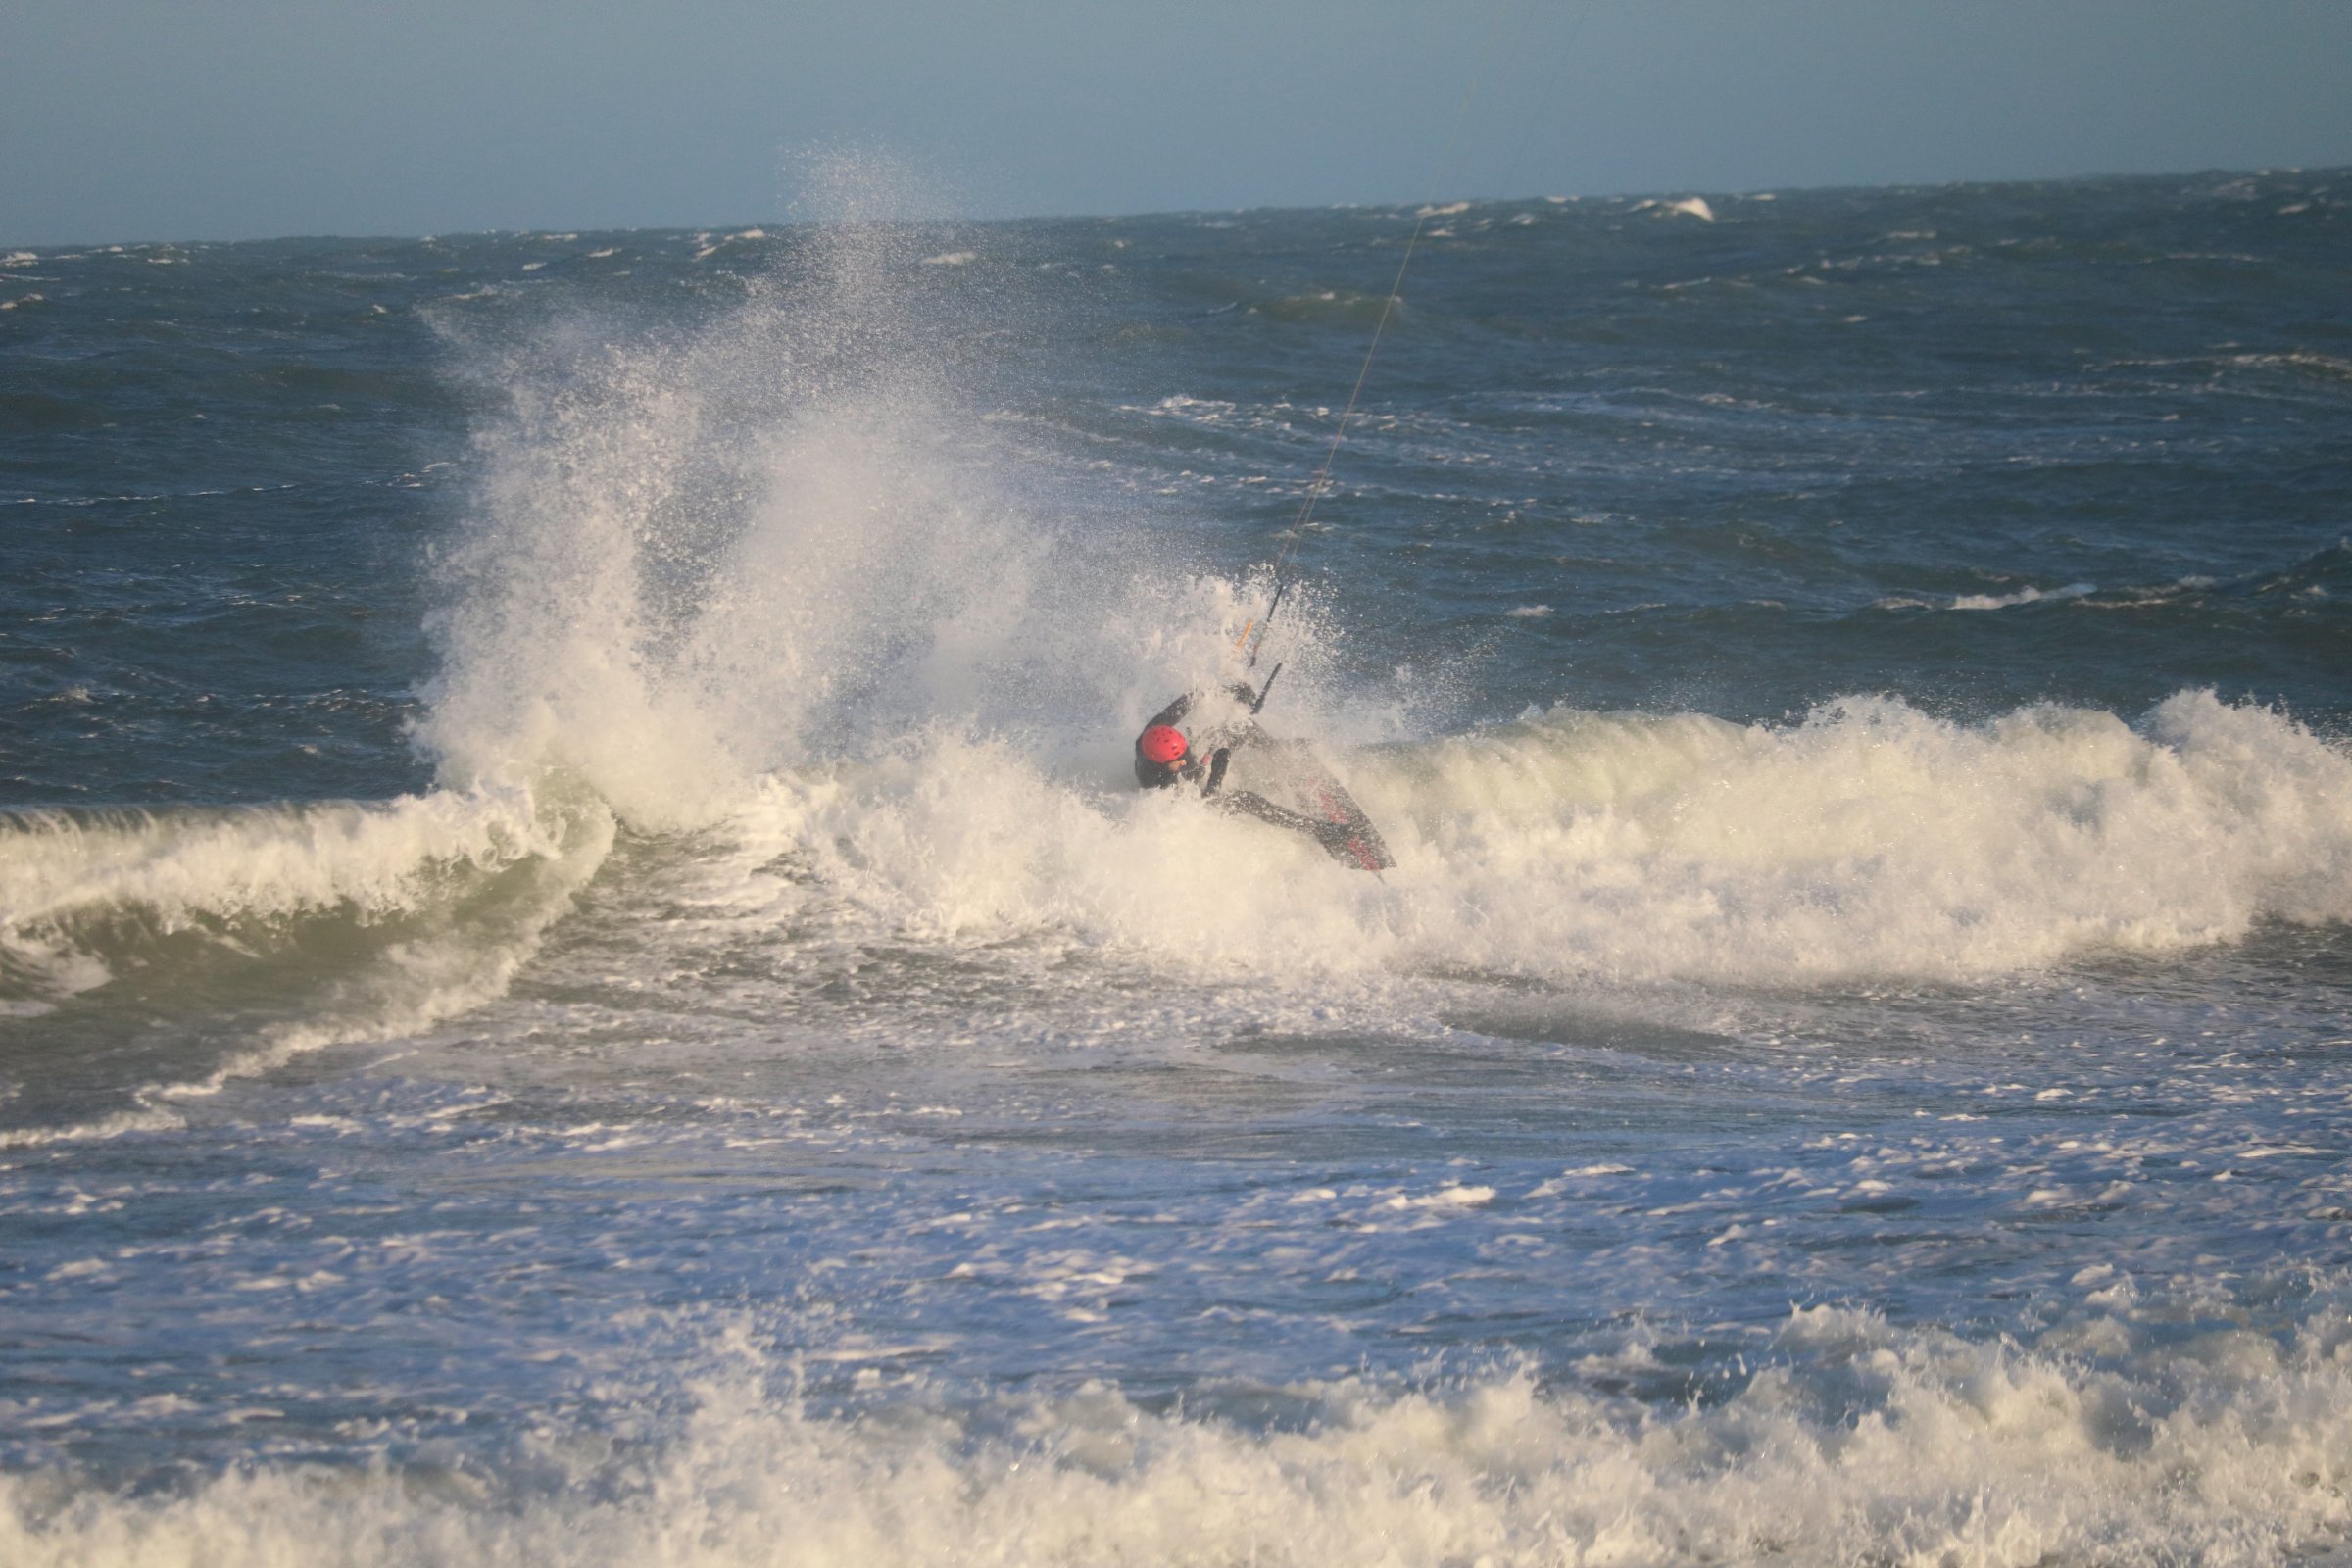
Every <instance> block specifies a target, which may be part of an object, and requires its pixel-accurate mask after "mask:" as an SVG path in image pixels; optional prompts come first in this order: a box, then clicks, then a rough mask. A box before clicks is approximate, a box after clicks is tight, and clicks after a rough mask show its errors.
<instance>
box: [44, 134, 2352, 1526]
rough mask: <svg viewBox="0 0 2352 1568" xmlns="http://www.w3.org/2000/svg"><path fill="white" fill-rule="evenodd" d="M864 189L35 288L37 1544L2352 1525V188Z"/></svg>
mask: <svg viewBox="0 0 2352 1568" xmlns="http://www.w3.org/2000/svg"><path fill="white" fill-rule="evenodd" d="M898 183H899V182H898V181H897V180H896V178H895V176H893V175H891V173H890V172H888V171H877V170H871V169H860V168H858V167H857V166H844V167H843V169H842V170H841V171H839V172H838V177H837V178H836V179H835V181H834V188H835V190H836V195H837V197H838V198H839V199H838V200H836V201H835V202H834V203H833V205H832V206H831V207H830V208H829V209H828V210H826V211H824V212H822V213H810V214H806V215H803V216H802V218H801V219H800V220H798V221H794V222H791V223H777V224H770V225H765V226H763V227H761V228H756V229H752V228H740V227H737V228H728V229H713V230H711V231H708V232H673V231H631V232H618V233H580V234H541V233H522V234H494V235H465V236H442V237H436V238H424V239H383V240H285V241H276V242H270V243H260V244H241V245H176V244H151V245H136V246H120V247H118V246H107V247H102V248H86V247H70V246H69V247H50V246H40V247H32V248H16V249H13V250H11V249H7V248H5V247H0V525H4V526H0V745H4V752H0V807H4V808H5V811H4V813H0V1560H5V1561H6V1562H8V1563H11V1564H21V1565H32V1564H45V1563H100V1562H106V1563H113V1562H136V1563H158V1564H162V1563H217V1562H218V1563H225V1562H238V1563H243V1562H264V1561H269V1562H348V1563H447V1564H478V1563H489V1562H511V1563H531V1564H543V1563H612V1564H627V1565H631V1568H649V1565H670V1564H686V1563H698V1564H700V1563H710V1564H732V1563H754V1562H757V1563H793V1564H799V1563H809V1564H818V1563H824V1564H847V1563H858V1564H892V1563H910V1564H912V1563H924V1564H932V1563H937V1564H953V1563H975V1564H977V1563H992V1564H995V1563H1021V1564H1134V1565H1146V1564H1241V1563H1256V1564H1351V1565H1353V1564H1398V1565H1407V1564H1411V1565H1418V1564H1429V1565H1438V1564H1446V1565H1460V1568H1468V1565H1471V1564H1493V1565H1501V1564H1553V1563H1562V1564H1565V1563H1684V1562H1772V1561H1787V1562H1793V1563H1807V1564H1814V1563H1847V1562H1851V1563H1890V1564H1891V1563H1920V1564H1955V1565H1957V1564H1996V1563H1997V1564H2031V1563H2054V1564H2056V1563H2063V1564H2091V1563H2117V1564H2140V1563H2148V1562H2183V1563H2203V1564H2223V1563H2231V1564H2234V1563H2269V1562H2282V1561H2302V1560H2310V1559H2311V1558H2313V1557H2318V1558H2322V1559H2327V1560H2337V1559H2341V1558H2344V1557H2346V1556H2347V1555H2352V1491H2348V1489H2352V1171H2347V1170H2346V1169H2345V1165H2344V1152H2345V1149H2346V1138H2347V1133H2348V1132H2352V1020H2348V1019H2347V1014H2346V1009H2347V1002H2352V931H2348V927H2347V921H2348V920H2352V741H2348V737H2352V547H2348V546H2347V544H2346V535H2347V534H2348V533H2352V173H2348V172H2343V171H2324V172H2291V171H2274V172H2263V173H2257V174H2225V173H2215V174H2199V175H2193V176H2183V177H2176V178H2160V179H2128V180H2127V179H2107V180H2087V181H2073V182H2061V183H2051V184H2039V185H1996V186H1941V187H1934V188H1908V189H1884V190H1835V191H1789V192H1779V193H1753V194H1749V195H1744V196H1738V195H1721V194H1714V193H1710V194H1709V195H1708V196H1707V198H1706V200H1705V202H1704V204H1703V205H1701V204H1698V203H1692V202H1688V201H1675V200H1644V199H1636V198H1606V199H1598V198H1588V199H1573V198H1563V197H1543V196H1538V197H1535V198H1531V199H1526V200H1509V201H1501V200H1497V201H1470V202H1467V203H1455V202H1451V201H1447V202H1445V203H1442V204H1439V205H1438V206H1437V208H1436V210H1435V211H1432V212H1423V211H1421V210H1420V209H1418V208H1417V207H1416V206H1414V205H1409V204H1408V205H1405V206H1401V207H1388V208H1356V209H1344V210H1337V211H1296V212H1245V213H1232V214H1177V215H1163V216H1154V217H1139V218H1117V219H1084V220H1056V221H1022V222H1005V223H989V224H976V225H974V224H964V225H953V224H941V223H927V222H917V221H907V220H906V219H904V218H903V217H902V216H901V214H900V213H898V212H894V211H893V210H892V204H891V201H890V200H889V199H886V198H880V199H873V200H868V199H866V193H867V192H868V191H869V190H880V191H885V192H887V191H889V190H891V189H893V188H896V185H897V184H898ZM1416 227H1418V231H1419V241H1418V245H1417V248H1416V250H1415V254H1414V256H1413V258H1412V264H1411V267H1410V270H1408V271H1407V272H1406V273H1405V277H1404V282H1403V286H1402V289H1401V292H1400V297H1399V298H1398V299H1397V301H1396V302H1395V303H1394V304H1393V305H1391V304H1390V303H1388V302H1389V295H1390V290H1391V287H1392V284H1393V282H1394V279H1395V278H1396V276H1397V266H1398V262H1399V260H1400V258H1401V257H1402V254H1403V250H1404V247H1405V246H1406V244H1407V242H1408V240H1409V239H1410V238H1411V237H1412V236H1413V235H1414V234H1415V231H1416ZM1384 312H1385V313H1388V315H1389V319H1388V321H1387V325H1386V330H1385V332H1384V333H1383V335H1382V336H1381V339H1380V345H1379V352H1378V356H1377V358H1376V359H1375V361H1374V362H1373V364H1372V367H1371V373H1370V375H1369V378H1368V379H1367V381H1366V383H1365V390H1364V394H1363V399H1362V402H1361V405H1360V406H1359V407H1358V409H1357V411H1356V413H1355V415H1354V417H1353V418H1352V419H1351V420H1349V421H1348V424H1347V426H1346V430H1345V440H1344V442H1340V444H1339V445H1338V448H1337V452H1336V457H1334V456H1332V454H1333V450H1334V443H1335V441H1340V437H1341V436H1342V422H1341V420H1342V413H1343V410H1344V409H1345V407H1346V405H1347V401H1348V388H1349V387H1350V386H1351V385H1352V384H1353V382H1354V379H1355V376H1356V372H1357V369H1358V368H1359V365H1360V364H1361V360H1362V356H1363V354H1364V351H1365V348H1366V344H1367V342H1368V341H1369V340H1370V339H1371V337H1372V334H1373V331H1374V328H1375V326H1376V325H1377V324H1378V323H1380V321H1381V320H1382V318H1383V316H1384ZM1327 457H1331V463H1330V476H1331V477H1330V483H1329V487H1328V491H1327V492H1326V493H1324V494H1322V495H1321V497H1320V499H1319V500H1317V501H1316V503H1315V505H1314V507H1313V509H1312V513H1311V516H1304V517H1302V515H1301V513H1302V506H1303V504H1304V503H1305V502H1306V501H1307V500H1308V499H1309V497H1310V495H1311V494H1312V492H1313V485H1314V476H1315V474H1316V472H1317V470H1318V468H1319V467H1320V466H1322V465H1323V464H1324V462H1325V460H1326V458H1327ZM1286 551H1288V552H1289V556H1290V574H1291V580H1292V582H1293V584H1294V586H1293V587H1292V589H1291V591H1290V592H1289V594H1288V596H1287V597H1286V599H1285V601H1284V604H1283V607H1282V610H1281V612H1280V613H1279V614H1278V615H1277V616H1276V617H1275V619H1274V621H1273V623H1272V625H1271V627H1270V628H1269V629H1268V630H1267V631H1266V633H1265V640H1264V644H1263V653H1262V657H1261V660H1260V662H1259V663H1258V665H1257V667H1256V668H1255V669H1254V670H1247V669H1245V668H1243V667H1242V662H1241V660H1240V657H1239V656H1238V655H1237V654H1236V653H1235V652H1234V644H1235V641H1236V639H1237V638H1238V637H1240V636H1241V634H1242V632H1243V630H1244V628H1245V626H1246V625H1248V624H1249V623H1250V621H1251V619H1252V618H1253V617H1256V616H1259V615H1262V613H1263V612H1264V607H1265V605H1266V602H1267V600H1268V598H1269V596H1270V594H1271V592H1272V590H1273V588H1274V577H1273V575H1272V573H1271V571H1270V569H1269V564H1270V563H1271V562H1273V561H1274V560H1275V559H1277V558H1278V557H1280V556H1282V555H1283V554H1284V553H1285V552H1286ZM1274 662H1280V663H1281V665H1282V669H1283V675H1282V677H1281V680H1280V683H1279V684H1278V685H1277V686H1276V687H1275V689H1274V692H1273V695H1272V697H1271V699H1270V700H1269V702H1268V705H1267V708H1266V711H1265V714H1264V720H1265V722H1266V723H1267V725H1268V726H1269V727H1270V728H1273V729H1275V730H1276V731H1278V732H1280V733H1283V734H1288V735H1296V736H1300V737H1305V738H1308V739H1310V740H1312V741H1313V742H1314V743H1315V744H1316V745H1318V746H1319V747H1321V748H1322V749H1323V751H1324V753H1325V755H1326V756H1327V757H1328V759H1329V760H1331V762H1332V764H1333V766H1334V768H1335V769H1336V771H1337V772H1338V773H1339V774H1340V776H1341V777H1342V778H1343V779H1344V780H1345V781H1346V782H1347V783H1348V786H1349V787H1350V788H1351V789H1352V790H1353V791H1354V793H1355V794H1356V795H1357V796H1358V797H1359V799H1360V800H1361V801H1362V803H1363V805H1364V807H1365V808H1366V809H1367V810H1368V811H1369V812H1370V813H1371V815H1372V816H1373V818H1374V819H1375V820H1376V821H1377V822H1378V823H1379V825H1380V827H1381V829H1382V831H1383V832H1384V834H1385V835H1386V837H1387V840H1388V842H1389V844H1390V846H1391V847H1392V848H1393V849H1394V851H1395V852H1396V855H1397V867H1396V868H1395V869H1394V870H1393V871H1390V872H1388V873H1386V874H1385V875H1382V876H1379V877H1374V876H1371V875H1367V874H1365V873H1363V872H1361V871H1356V870H1351V869H1348V868H1346V867H1343V866H1341V865H1338V864H1335V863H1333V862H1331V861H1329V860H1327V859H1325V858H1323V857H1322V856H1321V855H1320V854H1319V853H1318V852H1317V851H1316V850H1315V848H1314V847H1313V846H1312V845H1311V844H1309V843H1306V842H1304V841H1296V842H1294V841H1292V840H1290V839H1288V838H1286V837H1284V836H1283V835H1281V834H1280V833H1278V832H1276V831H1274V830H1272V829H1269V828H1267V827H1265V826H1263V825H1262V824H1258V823H1256V822H1253V821H1250V820H1248V819H1246V818H1239V817H1234V818H1228V817H1222V816H1218V815H1216V814H1213V813H1211V812H1209V811H1207V810H1205V809H1202V808H1201V806H1200V805H1199V803H1198V802H1196V801H1189V800H1186V799H1182V798H1179V797H1178V796H1176V795H1174V794H1164V795H1163V794H1152V795H1149V796H1147V795H1144V794H1142V793H1140V792H1138V791H1137V790H1136V789H1135V788H1134V787H1133V784H1132V780H1131V776H1130V772H1129V746H1130V741H1131V738H1132V735H1133V733H1134V731H1135V729H1136V728H1137V726H1138V725H1139V724H1140V723H1141V722H1142V721H1143V719H1144V718H1145V717H1147V716H1148V715H1149V714H1151V713H1152V711H1154V710H1156V709H1157V708H1159V707H1160V706H1161V705H1162V704H1163V703H1165V702H1166V701H1167V700H1168V698H1169V697H1171V696H1172V695H1174V694H1175V693H1177V692H1179V691H1181V690H1184V689H1186V688H1187V687H1188V686H1199V685H1202V684H1204V683H1206V682H1210V681H1215V680H1221V679H1236V678H1241V677H1242V676H1244V675H1247V676H1248V677H1249V678H1250V679H1252V680H1262V678H1263V677H1264V676H1265V674H1266V673H1267V672H1268V671H1269V670H1270V668H1271V666H1272V664H1273V663H1274Z"/></svg>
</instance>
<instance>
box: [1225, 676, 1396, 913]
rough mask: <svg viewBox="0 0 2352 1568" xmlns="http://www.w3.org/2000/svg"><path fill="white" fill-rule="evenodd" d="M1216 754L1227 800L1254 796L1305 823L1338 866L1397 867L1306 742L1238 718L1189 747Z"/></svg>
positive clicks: (1342, 786) (1246, 716)
mask: <svg viewBox="0 0 2352 1568" xmlns="http://www.w3.org/2000/svg"><path fill="white" fill-rule="evenodd" d="M1245 694H1246V689H1245ZM1219 748H1228V749H1229V759H1230V760H1228V761H1227V763H1226V771H1225V782H1224V789H1225V791H1226V793H1227V794H1229V795H1230V794H1236V793H1247V794H1250V795H1254V796H1256V797H1258V798H1259V799H1260V800H1262V801H1265V802H1266V803H1267V804H1268V805H1271V806H1275V807H1278V808H1280V809H1282V810H1284V811H1287V812H1290V813H1292V814H1293V815H1296V816H1299V817H1303V818H1305V820H1306V822H1307V823H1308V824H1312V826H1313V827H1314V829H1315V832H1314V839H1315V842H1316V843H1318V844H1320V845H1322V846H1323V850H1324V853H1325V854H1327V855H1329V856H1330V857H1331V858H1333V859H1335V860H1337V861H1339V862H1340V863H1341V864H1342V865H1347V866H1352V867H1356V868H1358V869H1361V870H1365V871H1386V870H1387V869H1389V868H1390V867H1391V866H1393V865H1395V864H1396V863H1397V858H1396V857H1395V856H1393V855H1391V854H1390V853H1389V846H1388V844H1387V842H1386V841H1384V840H1383V839H1382V838H1381V836H1380V829H1378V828H1376V827H1374V826H1373V825H1372V819H1371V818H1370V817H1369V816H1366V815H1365V814H1364V809H1363V808H1362V807H1361V806H1358V805H1357V804H1356V801H1355V797H1354V796H1352V795H1350V794H1348V787H1347V786H1346V785H1345V784H1342V783H1341V782H1340V781H1339V778H1338V776H1337V775H1335V774H1334V773H1333V772H1332V770H1331V769H1330V768H1329V767H1328V766H1326V765H1325V763H1324V761H1323V759H1322V758H1321V757H1319V756H1317V755H1316V754H1315V750H1314V748H1313V747H1311V746H1309V745H1307V743H1306V742H1304V741H1300V740H1289V739H1285V738H1283V737H1280V736H1275V735H1269V734H1267V733H1266V731H1265V730H1264V729H1263V728H1262V727H1261V726H1260V725H1259V724H1258V722H1257V720H1256V719H1255V718H1253V717H1250V715H1249V714H1248V713H1247V712H1242V713H1240V714H1237V715H1236V716H1234V717H1232V718H1230V719H1229V720H1228V721H1227V722H1225V723H1221V724H1215V725H1213V726H1211V727H1208V728H1206V729H1204V730H1203V732H1202V733H1201V735H1200V736H1199V737H1198V738H1197V739H1196V740H1195V742H1194V752H1195V753H1196V755H1200V756H1206V755H1208V754H1209V753H1211V752H1213V751H1215V750H1217V749H1219Z"/></svg>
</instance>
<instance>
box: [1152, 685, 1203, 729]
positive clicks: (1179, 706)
mask: <svg viewBox="0 0 2352 1568" xmlns="http://www.w3.org/2000/svg"><path fill="white" fill-rule="evenodd" d="M1191 711H1193V694H1192V693H1191V692H1186V693H1185V694H1184V695H1183V696H1182V697H1179V698H1177V699H1176V700H1175V701H1174V702H1172V703H1170V704H1169V705H1168V706H1167V707H1165V708H1163V709H1161V710H1160V711H1158V712H1156V713H1153V714H1152V716H1151V717H1150V718H1148V719H1145V720H1144V728H1146V729H1150V728H1152V726H1153V725H1154V724H1167V725H1170V726H1174V725H1178V724H1181V723H1183V722H1184V715H1185V714H1187V713H1189V712H1191Z"/></svg>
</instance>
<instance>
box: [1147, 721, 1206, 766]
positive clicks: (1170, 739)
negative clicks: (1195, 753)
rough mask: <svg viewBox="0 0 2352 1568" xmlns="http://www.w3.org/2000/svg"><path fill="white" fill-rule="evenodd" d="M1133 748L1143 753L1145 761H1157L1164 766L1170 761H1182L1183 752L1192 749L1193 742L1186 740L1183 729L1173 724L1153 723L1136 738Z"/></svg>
mask: <svg viewBox="0 0 2352 1568" xmlns="http://www.w3.org/2000/svg"><path fill="white" fill-rule="evenodd" d="M1135 749H1136V750H1137V751H1139V752H1141V753H1143V755H1144V760H1145V761H1147V762H1157V763H1158V764H1159V765H1160V766H1162V767H1165V766H1167V765H1168V764H1169V763H1171V762H1181V761H1183V760H1184V754H1185V753H1186V752H1189V751H1191V750H1192V749H1193V743H1192V742H1190V741H1188V740H1186V739H1185V738H1184V731H1182V730H1180V729H1178V728H1177V727H1176V726H1175V725H1173V724H1154V725H1152V727H1151V728H1150V729H1148V730H1146V731H1144V733H1143V734H1142V735H1141V736H1139V737H1138V738H1137V740H1136V743H1135Z"/></svg>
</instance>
